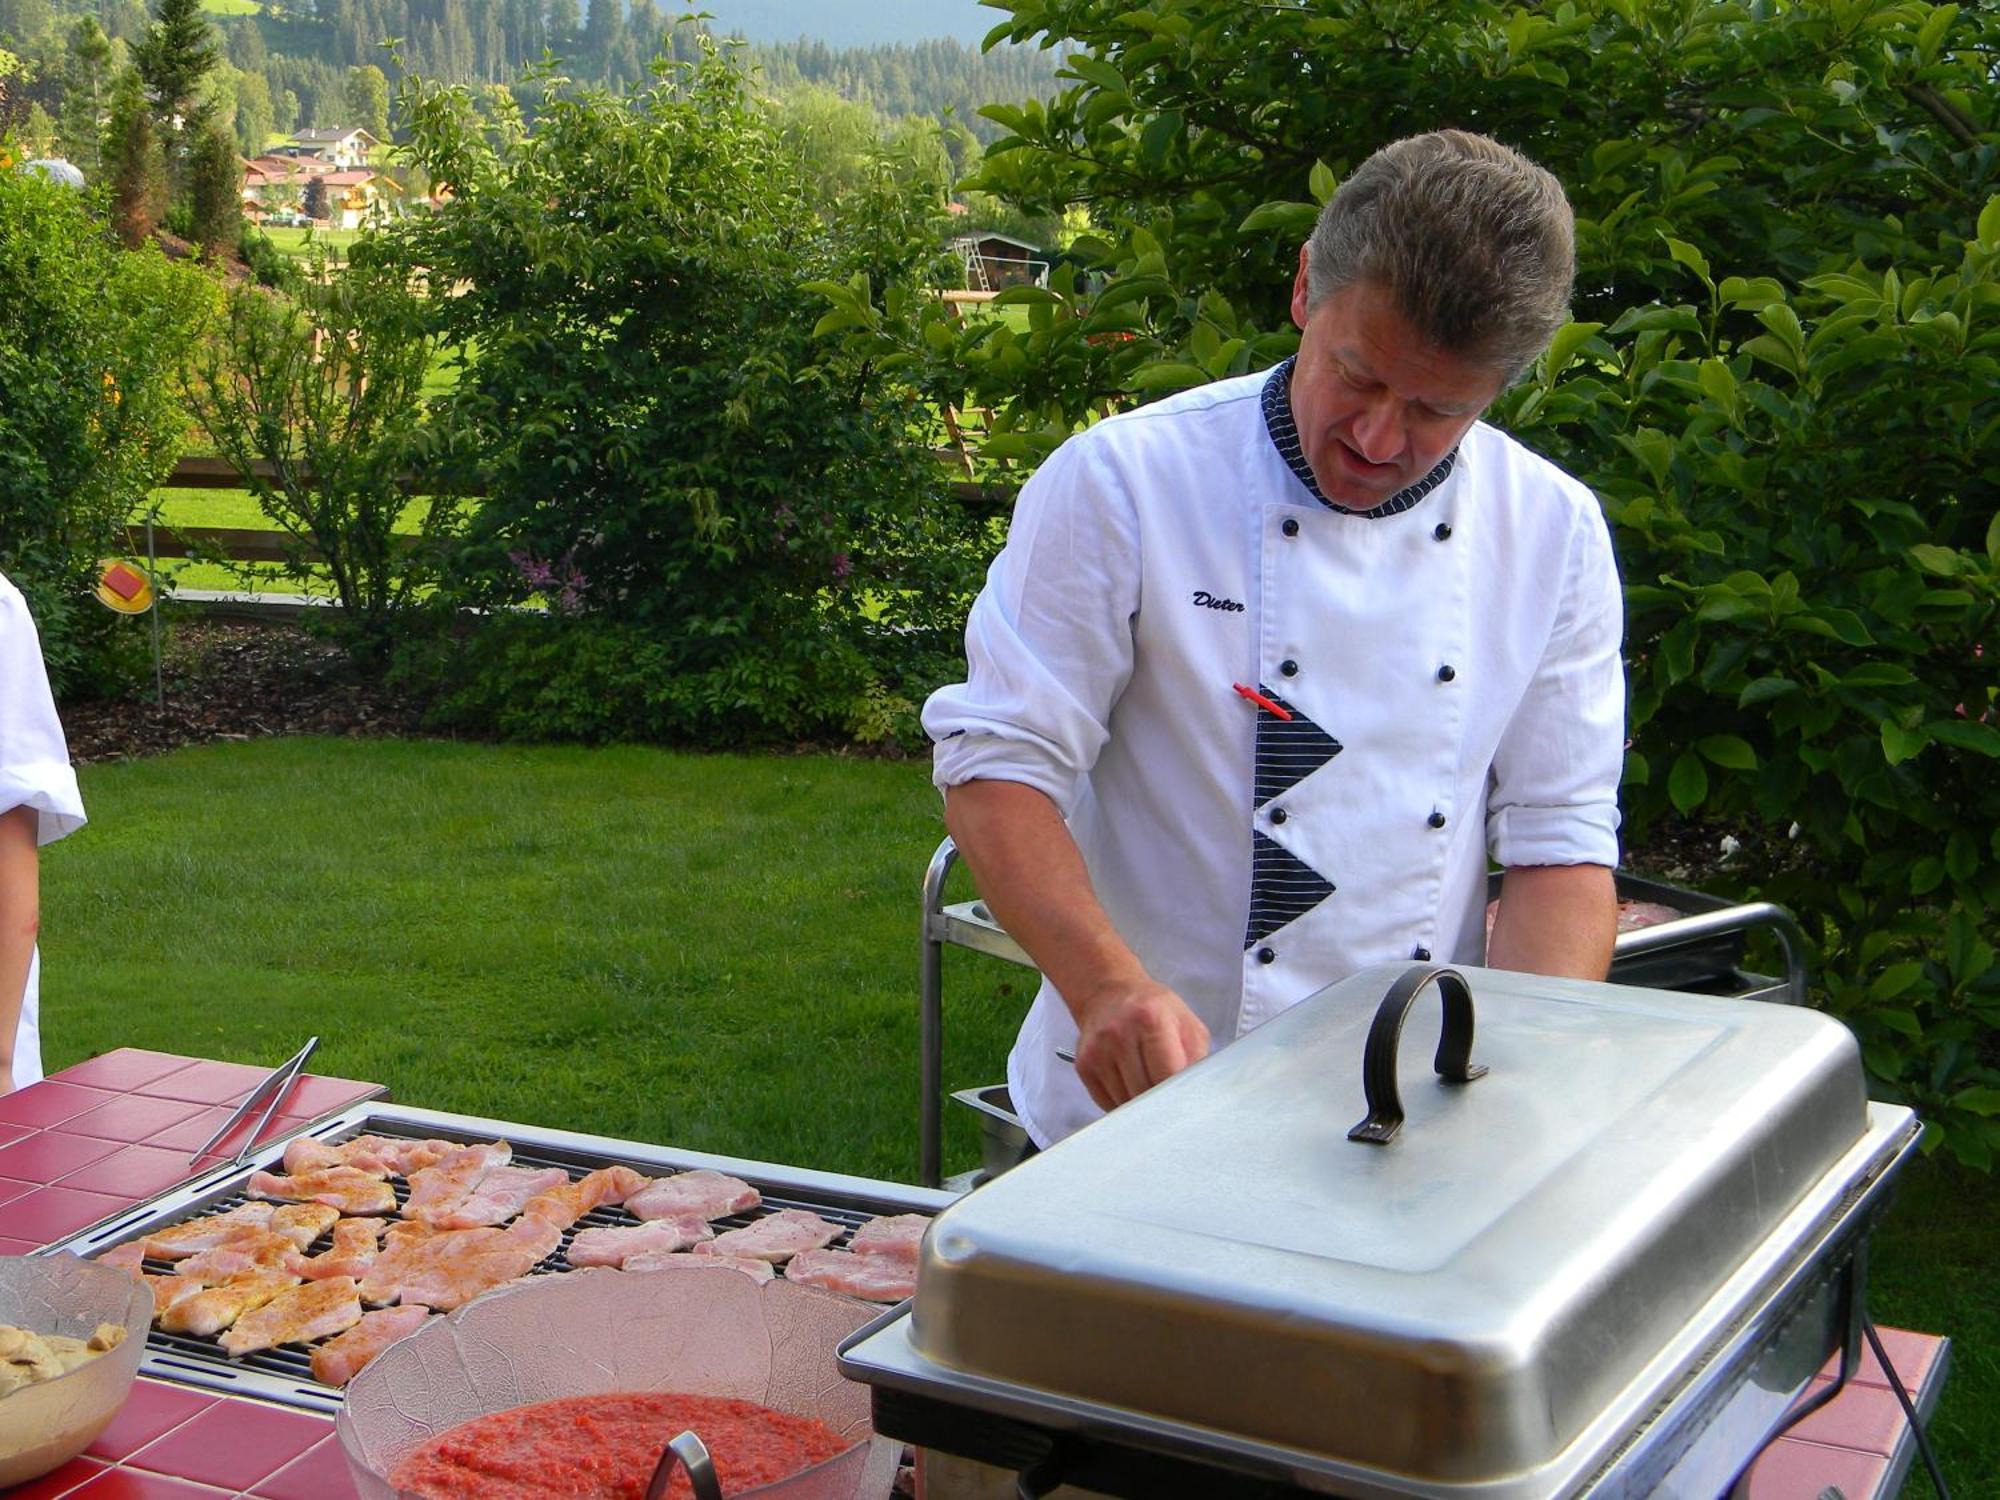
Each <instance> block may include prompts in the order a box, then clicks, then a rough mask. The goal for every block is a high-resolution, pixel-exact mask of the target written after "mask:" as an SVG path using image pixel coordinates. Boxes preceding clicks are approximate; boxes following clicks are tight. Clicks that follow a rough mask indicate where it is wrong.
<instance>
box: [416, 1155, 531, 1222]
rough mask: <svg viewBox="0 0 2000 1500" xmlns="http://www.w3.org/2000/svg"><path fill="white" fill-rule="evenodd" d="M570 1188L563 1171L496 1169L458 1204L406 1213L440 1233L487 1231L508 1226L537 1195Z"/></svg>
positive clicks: (520, 1168) (527, 1168) (480, 1180)
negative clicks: (468, 1230) (503, 1225)
mask: <svg viewBox="0 0 2000 1500" xmlns="http://www.w3.org/2000/svg"><path fill="white" fill-rule="evenodd" d="M568 1185H569V1173H567V1172H565V1171H564V1170H563V1169H562V1168H561V1167H495V1168H494V1169H493V1170H492V1171H490V1172H488V1173H486V1174H485V1175H484V1176H483V1177H481V1178H480V1179H479V1185H478V1186H477V1187H476V1188H474V1189H473V1190H472V1191H471V1192H469V1193H467V1194H466V1195H465V1196H464V1197H463V1198H460V1199H459V1200H458V1201H457V1202H456V1203H451V1204H439V1205H437V1206H435V1207H433V1208H431V1209H429V1210H426V1211H423V1212H411V1211H410V1210H408V1209H405V1210H404V1213H405V1215H406V1216H407V1217H409V1218H412V1219H415V1220H417V1221H418V1222H419V1223H423V1224H431V1225H435V1226H436V1227H437V1228H439V1229H483V1228H485V1227H486V1226H487V1225H489V1224H504V1223H506V1222H507V1221H508V1220H509V1219H511V1218H513V1217H514V1215H515V1214H517V1213H519V1212H520V1211H521V1210H522V1209H523V1208H524V1207H526V1206H527V1202H528V1200H529V1199H530V1198H532V1197H534V1196H535V1195H536V1194H537V1193H543V1192H547V1191H548V1190H549V1189H550V1188H557V1187H566V1186H568Z"/></svg>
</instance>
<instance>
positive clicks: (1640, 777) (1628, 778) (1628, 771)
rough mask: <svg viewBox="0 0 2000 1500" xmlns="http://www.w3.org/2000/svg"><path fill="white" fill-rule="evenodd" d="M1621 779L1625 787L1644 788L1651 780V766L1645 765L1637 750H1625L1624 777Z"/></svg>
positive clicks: (1645, 761) (1643, 758)
mask: <svg viewBox="0 0 2000 1500" xmlns="http://www.w3.org/2000/svg"><path fill="white" fill-rule="evenodd" d="M1623 779H1624V784H1625V785H1626V786H1645V785H1646V784H1647V783H1648V782H1650V781H1651V780H1652V779H1653V768H1652V766H1651V765H1650V764H1648V763H1647V760H1646V757H1645V756H1643V755H1641V754H1640V753H1639V752H1638V751H1637V750H1627V751H1626V752H1625V775H1624V778H1623Z"/></svg>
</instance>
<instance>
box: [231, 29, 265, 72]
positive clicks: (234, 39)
mask: <svg viewBox="0 0 2000 1500" xmlns="http://www.w3.org/2000/svg"><path fill="white" fill-rule="evenodd" d="M269 55H270V54H269V53H268V52H266V51H265V50H264V33H263V31H262V30H261V29H260V28H259V27H258V25H257V21H256V18H255V17H254V16H245V17H244V18H243V19H242V20H240V21H238V22H237V23H236V24H235V25H234V26H232V27H231V28H230V30H229V60H230V62H232V63H234V64H235V65H236V66H237V67H239V68H241V69H242V70H243V71H244V72H246V73H261V72H263V71H264V61H265V59H266V58H267V57H268V56H269Z"/></svg>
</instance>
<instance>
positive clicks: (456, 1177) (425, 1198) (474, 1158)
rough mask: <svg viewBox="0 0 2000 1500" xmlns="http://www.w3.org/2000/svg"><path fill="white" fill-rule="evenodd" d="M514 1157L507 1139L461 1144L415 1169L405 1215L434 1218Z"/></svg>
mask: <svg viewBox="0 0 2000 1500" xmlns="http://www.w3.org/2000/svg"><path fill="white" fill-rule="evenodd" d="M513 1159H514V1148H513V1147H512V1146H510V1145H508V1144H507V1143H506V1142H505V1141H488V1142H486V1143H485V1144H483V1145H478V1146H462V1147H460V1148H459V1149H458V1150H457V1151H454V1152H453V1153H452V1154H451V1155H450V1156H447V1157H445V1158H444V1159H443V1160H441V1161H439V1162H437V1163H435V1164H434V1165H432V1166H428V1167H424V1168H421V1169H420V1170H418V1171H415V1172H412V1173H411V1174H410V1201H409V1202H407V1203H405V1204H404V1205H403V1217H404V1218H406V1219H416V1220H418V1221H419V1222H421V1223H430V1222H432V1221H433V1220H434V1218H435V1217H436V1216H437V1215H440V1214H445V1213H449V1212H450V1211H451V1210H452V1209H454V1208H456V1207H458V1205H459V1204H461V1203H463V1202H464V1201H465V1200H466V1198H467V1197H469V1196H470V1195H471V1194H472V1193H473V1191H474V1190H475V1189H477V1188H478V1186H479V1183H480V1180H481V1179H482V1178H484V1177H485V1176H486V1175H487V1173H489V1172H495V1171H498V1170H499V1169H500V1168H501V1167H504V1166H506V1165H507V1163H508V1162H510V1161H512V1160H513ZM564 1175H565V1176H567V1175H568V1174H567V1173H565V1174H564Z"/></svg>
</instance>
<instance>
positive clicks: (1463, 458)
mask: <svg viewBox="0 0 2000 1500" xmlns="http://www.w3.org/2000/svg"><path fill="white" fill-rule="evenodd" d="M1573 266H1574V251H1573V231H1572V220H1571V215H1570V210H1569V205H1568V203H1567V201H1566V200H1565V199H1564V197H1563V193H1562V189H1561V187H1560V186H1559V185H1558V184H1557V183H1556V181H1555V179H1554V178H1553V177H1551V176H1549V174H1548V173H1546V172H1544V171H1542V170H1541V169H1540V168H1538V167H1535V166H1534V165H1533V164H1531V163H1529V162H1528V161H1527V160H1525V159H1524V158H1522V157H1520V156H1518V155H1517V154H1515V153H1514V152H1512V151H1510V150H1508V149H1507V148H1505V147H1503V146H1500V145H1499V144H1497V143H1495V142H1493V141H1490V140H1487V139H1485V138H1483V137H1479V136H1473V135H1467V134H1463V133H1460V132H1455V131H1453V132H1439V133H1436V134H1432V135H1427V136H1419V137H1415V138H1412V139H1410V140H1406V141H1401V142H1398V143H1396V144H1394V145H1392V146H1389V147H1386V148H1384V149H1383V150H1382V151H1379V152H1377V153H1376V154H1375V155H1374V156H1372V157H1371V158H1369V160H1368V161H1367V162H1365V163H1363V165H1362V166H1361V167H1360V168H1359V169H1358V170H1357V171H1356V172H1355V173H1354V175H1353V176H1352V178H1350V180H1349V181H1348V182H1346V183H1345V184H1344V185H1343V186H1342V187H1341V189H1340V191H1339V192H1338V193H1337V194H1336V195H1335V197H1334V198H1333V200H1332V201H1331V202H1330V203H1329V204H1328V205H1327V207H1326V209H1325V211H1324V212H1323V213H1322V214H1321V216H1320V220H1319V223H1318V225H1317V227H1316V228H1315V230H1314V232H1313V235H1312V238H1311V240H1310V241H1309V242H1308V244H1307V245H1306V246H1305V247H1304V248H1303V249H1302V250H1301V252H1300V256H1299V272H1298V278H1297V281H1296V283H1295V285H1294V289H1293V293H1292V316H1293V318H1294V320H1295V321H1296V322H1297V323H1298V325H1299V327H1300V328H1301V330H1302V335H1301V339H1300V345H1299V353H1298V355H1297V357H1296V359H1295V360H1291V361H1287V362H1286V363H1285V364H1283V365H1280V366H1278V367H1277V368H1276V369H1275V370H1271V371H1267V372H1264V373H1262V374H1257V375H1252V376H1247V377H1243V378H1241V379H1234V380H1225V381H1220V382H1217V383H1216V384H1213V385H1209V386H1205V387H1202V388H1200V389H1197V390H1193V391H1188V392H1184V393H1182V394H1180V395H1177V396H1174V397H1172V398H1170V399H1168V400H1165V401H1161V402H1158V403H1156V404H1154V405H1151V406H1147V407H1143V408H1140V409H1138V410H1135V411H1131V412H1127V413H1124V414H1122V415H1120V416H1117V417H1113V418H1111V419H1109V420H1107V421H1104V422H1100V423H1098V424H1097V425H1096V426H1094V427H1092V428H1090V429H1089V430H1088V431H1086V432H1084V433H1082V434H1080V435H1078V436H1076V437H1074V438H1072V439H1071V440H1070V441H1069V442H1067V443H1065V444H1064V445H1063V446H1062V447H1061V448H1060V449H1058V450H1057V451H1056V452H1055V453H1054V454H1053V455H1052V456H1051V457H1050V458H1049V459H1048V460H1047V462H1045V463H1044V464H1043V465H1042V467H1041V468H1040V469H1039V470H1038V471H1037V472H1036V474H1035V476H1034V478H1033V479H1032V480H1030V481H1029V483H1028V484H1027V485H1026V487H1025V488H1024V489H1023V490H1022V492H1021V496H1020V500H1019V502H1018V504H1017V506H1016V508H1015V513H1014V521H1013V525H1012V529H1011V531H1010V533H1009V536H1008V541H1007V545H1006V548H1005V549H1004V550H1003V551H1002V553H1001V554H1000V556H999V558H998V559H997V560H996V561H995V562H994V564H993V568H992V570H991V572H990V574H989V575H988V577H987V581H986V586H985V589H984V590H983V591H982V592H981V594H980V596H979V599H978V601H977V603H976V604H975V605H974V606H973V610H972V614H971V618H970V620H969V622H968V625H967V628H966V655H967V680H966V681H965V682H963V683H959V684H956V685H954V686H951V687H947V688H944V689H941V690H940V691H939V692H938V693H936V694H935V695H934V696H933V697H932V698H931V700H930V702H929V703H928V704H927V705H926V707H925V710H924V725H925V728H926V729H927V730H928V731H929V733H930V735H931V736H932V738H933V739H934V740H935V741H937V747H936V757H935V770H934V779H935V780H936V781H937V783H938V785H939V786H940V787H942V788H943V789H944V793H945V817H946V823H947V826H948V827H949V828H950V830H951V833H952V836H953V838H954V839H955V840H956V841H957V844H958V847H959V849H960V852H961V853H962V855H963V857H964V858H965V860H966V862H967V864H968V865H969V866H970V867H971V870H972V872H973V875H974V877H975V879H976V880H977V881H978V883H979V888H980V891H981V894H982V895H983V896H984V898H985V899H986V901H987V903H988V904H989V905H990V907H991V908H992V910H993V913H994V915H995V916H996V917H997V918H998V920H999V921H1000V922H1001V924H1002V925H1003V926H1004V927H1005V928H1006V929H1007V930H1008V932H1009V933H1011V934H1012V935H1013V936H1014V937H1015V938H1016V939H1017V940H1018V941H1019V942H1020V943H1021V944H1022V946H1023V947H1024V948H1026V949H1027V951H1028V953H1029V954H1030V955H1031V956H1032V957H1033V958H1034V959H1035V961H1036V963H1037V964H1038V965H1039V967H1040V968H1041V971H1042V973H1043V975H1044V976H1045V978H1044V982H1043V984H1042V988H1041V992H1040V994H1039V995H1038V996H1037V997H1036V1000H1035V1003H1034V1006H1033V1008H1032V1009H1031V1010H1030V1012H1029V1014H1028V1018H1027V1020H1026V1022H1025V1023H1024V1024H1023V1026H1022V1029H1021V1034H1020V1037H1019V1039H1018V1040H1017V1041H1016V1043H1015V1046H1014V1050H1013V1053H1012V1056H1011V1057H1010V1058H1009V1061H1008V1069H1007V1079H1008V1087H1009V1092H1010V1093H1011V1095H1012V1097H1013V1100H1014V1102H1015V1105H1016V1107H1017V1108H1018V1110H1019V1111H1020V1114H1021V1116H1022V1119H1023V1121H1024V1123H1025V1124H1026V1126H1027V1128H1028V1131H1029V1134H1030V1135H1031V1136H1032V1137H1033V1138H1034V1140H1035V1142H1036V1143H1037V1144H1038V1145H1047V1144H1049V1143H1050V1142H1052V1141H1055V1140H1058V1139H1060V1138H1062V1137H1063V1136H1066V1135H1068V1134H1069V1133H1071V1132H1072V1131H1074V1130H1076V1129H1078V1128H1080V1127H1081V1126H1083V1125H1085V1124H1088V1123H1089V1122H1090V1121H1091V1120H1093V1119H1095V1118H1097V1117H1098V1116H1099V1115H1100V1114H1101V1113H1102V1112H1103V1111H1104V1110H1107V1109H1111V1108H1114V1107H1116V1106H1117V1105H1119V1104H1122V1103H1124V1102H1125V1101H1126V1100H1128V1099H1130V1098H1132V1097H1133V1096H1134V1095H1136V1094H1138V1093H1140V1092H1142V1091H1143V1090H1145V1089H1147V1088H1149V1087H1151V1086H1152V1085H1154V1084H1156V1083H1159V1082H1160V1081H1162V1080H1163V1079H1165V1078H1167V1077H1169V1076H1171V1075H1172V1074H1174V1073H1176V1072H1178V1071H1179V1070H1180V1069H1182V1068H1184V1067H1186V1066H1187V1065H1188V1064H1190V1063H1192V1062H1195V1061H1197V1060H1199V1059H1200V1058H1201V1057H1202V1056H1204V1055H1205V1054H1206V1053H1207V1052H1208V1051H1209V1050H1210V1049H1211V1048H1213V1047H1216V1046H1220V1045H1222V1044H1224V1043H1226V1042H1228V1041H1229V1040H1231V1039H1233V1038H1235V1037H1238V1036H1241V1035H1243V1034H1244V1033H1245V1032H1247V1031H1249V1030H1251V1029H1252V1028H1253V1027H1256V1026H1258V1025H1260V1024H1262V1023H1263V1022H1264V1021H1267V1020H1269V1019H1270V1018H1271V1017H1272V1016H1274V1015H1276V1014H1277V1013H1278V1012H1279V1011H1281V1010H1284V1009H1285V1008H1286V1007H1287V1006H1290V1005H1292V1004H1294V1003H1296V1002H1297V1001H1299V1000H1301V999H1303V998H1304V997H1305V996H1307V995H1309V994H1311V993H1313V992H1314V991H1316V990H1318V989H1320V988H1322V987H1323V986H1325V985H1327V984H1329V983H1331V982H1333V981H1335V980H1337V979H1340V978H1343V977H1345V976H1346V975H1348V974H1350V973H1352V972H1354V971H1355V970H1357V969H1360V968H1362V967H1364V966H1366V965H1368V964H1372V963H1381V962H1386V961H1392V960H1410V959H1414V960H1418V961H1422V960H1425V959H1436V960H1438V961H1455V962H1479V961H1481V960H1482V956H1483V958H1484V961H1485V962H1487V963H1490V964H1492V965H1494V966H1497V967H1503V968H1511V969H1519V970H1525V971H1530V972H1536V973H1546V974H1562V975H1575V976H1580V977H1586V978H1594V979H1601V978H1602V977H1603V976H1604V973H1605V971H1606V969H1607V968H1608V966H1609V963H1610V958H1611V948H1612V942H1613V939H1614V937H1615V934H1616V920H1617V919H1616V910H1617V903H1616V897H1615V894H1614V890H1613V885H1612V878H1611V871H1612V867H1613V866H1615V865H1616V863H1617V859H1618V838H1617V829H1618V808H1617V800H1616V794H1617V787H1618V778H1619V773H1620V769H1621V766H1622V762H1623V741H1624V709H1625V691H1624V674H1623V670H1622V665H1621V662H1620V659H1619V645H1620V640H1621V635H1622V619H1623V608H1622V599H1621V595H1620V590H1619V583H1618V577H1617V572H1616V568H1615V565H1614V561H1613V556H1612V550H1611V541H1610V536H1609V534H1608V532H1607V530H1606V527H1605V524H1604V519H1603V515H1602V512H1601V511H1600V509H1599V507H1598V504H1597V501H1596V499H1595V497H1594V496H1593V495H1592V494H1591V492H1590V491H1589V489H1587V488H1586V487H1585V486H1583V485H1581V484H1579V483H1577V482H1576V481H1575V480H1573V479H1571V478H1570V477H1569V476H1567V475H1565V474H1563V473H1562V472H1561V471H1560V470H1558V469H1556V468H1555V467H1554V466H1553V465H1551V464H1549V463H1548V462H1546V461H1545V460H1543V459H1541V458H1539V457H1537V456H1536V455H1534V454H1533V453H1530V452H1529V451H1528V450H1527V449H1525V448H1523V447H1522V446H1520V445H1519V444H1518V443H1515V442H1514V441H1513V440H1512V439H1510V438H1508V437H1506V436H1505V435H1503V434H1502V433H1500V432H1498V431H1496V430H1494V429H1493V428H1491V427H1489V426H1487V425H1485V424H1484V423H1482V422H1480V420H1479V417H1480V415H1481V414H1482V413H1483V412H1484V411H1485V410H1486V408H1487V406H1488V405H1489V404H1490V403H1491V402H1492V401H1493V399H1494V398H1495V397H1496V396H1498V395H1499V394H1500V392H1501V391H1502V390H1503V389H1505V388H1506V386H1507V385H1508V384H1510V383H1511V382H1512V381H1513V380H1514V379H1515V378H1517V377H1518V376H1519V375H1520V374H1521V373H1522V372H1523V371H1525V370H1526V369H1527V368H1528V367H1529V366H1530V365H1531V364H1532V363H1533V362H1534V360H1535V359H1536V358H1537V357H1538V356H1539V355H1540V354H1541V352H1542V350H1543V349H1544V348H1546V347H1547V344H1548V341H1549V340H1550V338H1551V337H1553V336H1554V334H1555V332H1556V330H1557V329H1559V328H1560V327H1561V326H1562V325H1563V323H1564V321H1565V320H1566V318H1567V307H1568V300H1569V290H1570V283H1571V279H1572V276H1573ZM1489 855H1490V856H1491V857H1492V859H1494V860H1496V861H1498V862H1499V863H1500V864H1501V865H1502V866H1503V867H1504V868H1505V869H1506V872H1507V873H1506V879H1505V884H1504V887H1503V894H1502V897H1501V902H1500V909H1499V914H1498V917H1497V920H1496V922H1495V924H1494V928H1493V933H1492V938H1491V941H1490V943H1489V942H1488V941H1487V938H1486V934H1485V929H1484V920H1483V918H1484V909H1485V905H1486V871H1487V867H1488V857H1489ZM1059 1047H1060V1048H1064V1049H1068V1050H1072V1051H1073V1052H1074V1054H1075V1057H1076V1062H1075V1064H1074V1066H1072V1065H1071V1064H1068V1063H1066V1062H1064V1061H1062V1060H1061V1059H1060V1058H1059V1057H1058V1056H1057V1049H1058V1048H1059Z"/></svg>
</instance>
